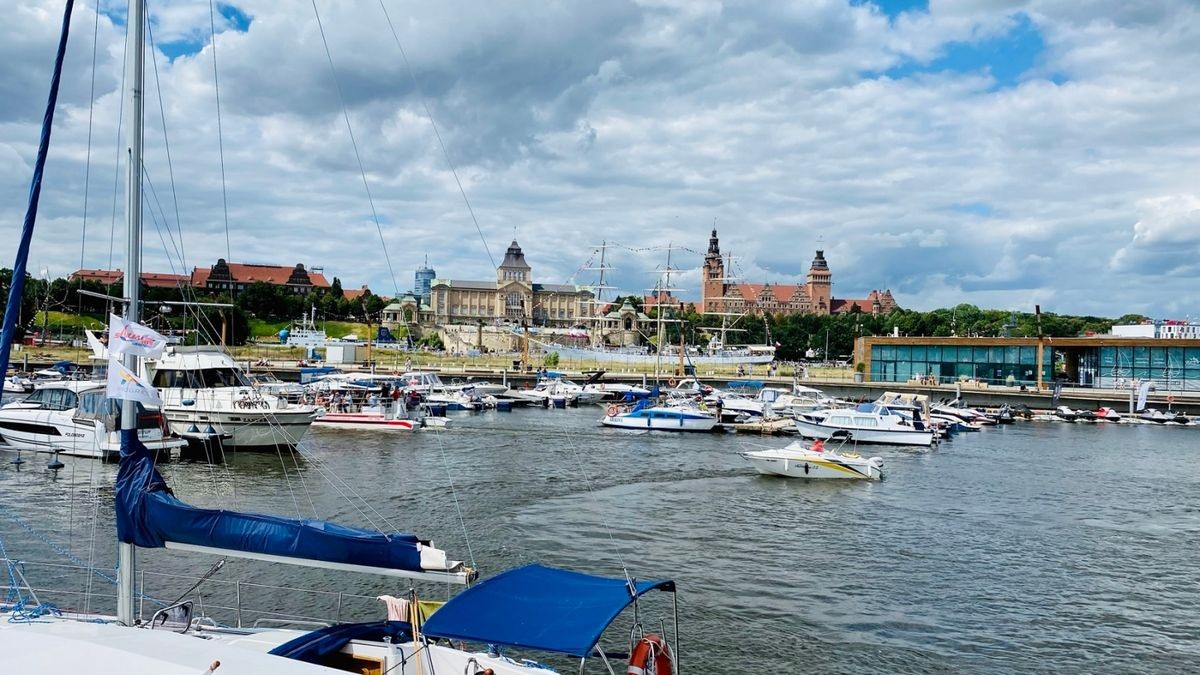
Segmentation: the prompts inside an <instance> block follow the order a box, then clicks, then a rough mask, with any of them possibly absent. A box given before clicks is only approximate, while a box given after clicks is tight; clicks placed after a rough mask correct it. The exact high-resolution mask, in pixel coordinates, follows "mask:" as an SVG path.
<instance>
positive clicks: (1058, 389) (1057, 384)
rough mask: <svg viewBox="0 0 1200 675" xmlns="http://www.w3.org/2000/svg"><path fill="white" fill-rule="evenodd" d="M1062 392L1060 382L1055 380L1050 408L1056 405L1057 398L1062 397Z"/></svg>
mask: <svg viewBox="0 0 1200 675" xmlns="http://www.w3.org/2000/svg"><path fill="white" fill-rule="evenodd" d="M1062 390H1063V383H1062V380H1056V381H1055V382H1054V397H1053V398H1051V399H1050V405H1051V407H1055V406H1057V405H1058V397H1059V396H1060V395H1062Z"/></svg>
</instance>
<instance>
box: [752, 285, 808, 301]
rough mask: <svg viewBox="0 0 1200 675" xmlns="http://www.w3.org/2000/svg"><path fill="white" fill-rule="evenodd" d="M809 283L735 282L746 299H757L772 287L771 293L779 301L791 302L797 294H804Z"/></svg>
mask: <svg viewBox="0 0 1200 675" xmlns="http://www.w3.org/2000/svg"><path fill="white" fill-rule="evenodd" d="M807 285H808V284H734V287H735V288H737V290H738V293H740V294H741V296H742V298H743V299H745V300H757V299H758V296H759V295H761V294H762V292H763V289H764V288H766V287H767V286H770V287H771V295H773V296H774V297H775V299H776V300H777V301H779V302H791V301H792V299H793V298H795V297H796V294H797V293H799V294H801V295H804V293H805V291H804V290H803V289H804V288H805V287H806V286H807ZM797 299H799V298H797Z"/></svg>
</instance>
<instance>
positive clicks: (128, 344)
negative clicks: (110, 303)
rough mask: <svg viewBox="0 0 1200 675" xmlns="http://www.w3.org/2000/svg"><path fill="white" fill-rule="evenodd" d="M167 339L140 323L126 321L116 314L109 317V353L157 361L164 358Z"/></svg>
mask: <svg viewBox="0 0 1200 675" xmlns="http://www.w3.org/2000/svg"><path fill="white" fill-rule="evenodd" d="M166 346H167V338H165V337H163V336H161V335H159V334H158V333H156V332H154V331H153V330H151V329H149V328H147V327H145V326H143V325H142V324H140V323H134V322H132V321H126V320H125V319H122V318H121V317H119V316H117V315H116V314H109V315H108V353H109V354H110V355H113V356H116V355H119V354H133V355H134V356H146V357H149V358H152V359H156V358H158V357H160V356H162V353H163V348H164V347H166Z"/></svg>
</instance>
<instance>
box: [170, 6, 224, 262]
mask: <svg viewBox="0 0 1200 675" xmlns="http://www.w3.org/2000/svg"><path fill="white" fill-rule="evenodd" d="M208 27H209V31H210V32H209V35H210V36H211V37H212V56H213V59H212V61H213V91H214V92H215V93H216V97H217V154H218V156H219V157H220V158H221V212H222V214H223V215H224V217H225V259H226V260H231V259H232V258H233V256H232V255H231V254H230V250H231V248H230V246H229V198H228V196H227V195H226V192H225V141H224V140H223V138H222V136H223V131H222V129H221V82H220V80H219V79H218V78H217V20H216V18H215V17H214V16H213V2H212V0H208ZM163 128H164V129H165V128H166V127H165V126H164V127H163Z"/></svg>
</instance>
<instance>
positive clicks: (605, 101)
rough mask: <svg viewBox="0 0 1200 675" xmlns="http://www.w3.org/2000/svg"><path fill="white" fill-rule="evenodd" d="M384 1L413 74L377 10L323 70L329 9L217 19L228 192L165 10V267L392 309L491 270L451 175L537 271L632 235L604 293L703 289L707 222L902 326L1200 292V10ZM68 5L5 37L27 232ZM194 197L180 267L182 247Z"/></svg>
mask: <svg viewBox="0 0 1200 675" xmlns="http://www.w3.org/2000/svg"><path fill="white" fill-rule="evenodd" d="M384 6H385V7H386V8H387V10H388V13H389V15H390V18H391V20H392V22H393V25H394V27H395V29H396V33H397V35H398V36H399V38H400V40H401V42H402V44H403V45H404V49H405V52H406V54H407V56H408V64H409V65H410V66H411V71H410V70H409V68H408V67H406V65H405V61H404V60H403V58H402V57H401V54H400V50H399V49H398V48H397V46H396V44H395V41H394V39H393V36H392V34H391V31H390V30H389V29H388V25H387V21H386V19H387V17H385V15H384V14H383V11H382V10H381V8H380V4H379V2H377V1H375V2H369V1H367V0H353V1H347V2H339V3H329V2H319V3H318V7H319V8H320V10H321V19H322V26H323V28H324V33H325V38H326V39H327V40H328V44H329V49H330V55H331V57H332V60H333V63H334V70H333V71H331V69H330V65H329V61H328V59H327V57H326V53H325V48H324V46H323V43H322V40H321V32H320V31H319V30H318V26H317V22H316V19H315V17H314V16H313V15H312V12H311V11H305V10H310V8H308V7H307V6H301V7H299V8H297V7H295V6H290V5H289V6H279V5H278V3H273V2H266V1H265V0H245V1H244V2H235V3H232V4H229V5H227V6H225V9H223V10H222V12H221V14H220V15H219V16H217V17H216V24H217V25H216V29H217V32H218V34H217V37H216V44H215V48H216V51H217V57H218V59H217V60H218V65H219V76H220V97H221V112H222V119H221V130H222V136H221V140H222V141H223V145H224V164H225V173H226V181H225V185H224V193H225V196H224V197H223V194H222V192H223V191H222V182H221V159H220V155H219V152H218V143H217V139H218V136H217V119H216V109H217V102H216V92H215V89H214V86H213V61H212V57H213V48H214V45H213V44H212V38H211V36H210V27H209V15H208V6H207V4H206V3H197V2H194V1H193V0H171V1H170V2H155V3H152V4H151V14H152V19H153V26H154V30H155V38H156V44H157V47H158V51H157V53H156V54H155V56H156V65H157V75H158V80H159V81H161V84H160V83H159V82H157V81H155V80H154V74H153V71H151V79H152V81H151V82H150V83H149V84H148V86H147V131H146V138H147V153H148V154H147V162H146V164H147V172H148V174H149V175H150V178H151V180H152V181H153V184H154V188H155V195H154V196H155V197H156V199H154V198H152V204H151V207H150V211H151V212H152V213H153V214H154V220H155V221H157V224H155V222H151V224H150V227H151V228H153V229H152V230H151V231H150V232H148V234H147V237H146V240H147V243H148V246H150V248H149V250H148V251H147V261H146V266H147V268H152V269H158V270H167V269H170V268H171V267H174V268H177V269H182V268H185V267H186V268H190V267H191V266H194V265H211V264H212V262H213V261H214V260H215V259H216V258H217V257H225V256H227V255H228V256H231V257H232V258H234V259H235V260H245V261H254V262H275V263H280V264H294V263H296V262H304V263H306V264H310V265H321V266H323V267H324V268H325V270H326V273H327V274H330V275H336V276H339V277H341V278H342V280H343V282H344V283H345V285H347V286H353V287H356V286H359V285H361V284H363V283H368V284H370V285H371V287H372V288H374V289H375V290H377V291H378V292H383V293H391V292H393V291H394V290H396V289H399V290H406V289H408V288H409V287H410V285H411V283H412V282H411V279H412V271H413V269H414V268H416V267H417V266H418V265H419V264H420V263H421V261H422V259H423V256H424V255H425V254H426V253H428V254H429V256H430V262H431V263H432V265H433V266H434V267H435V268H437V269H438V272H439V275H441V276H446V277H457V278H468V279H478V278H488V277H490V276H491V275H492V273H493V272H492V271H491V269H490V265H491V264H492V262H491V261H490V260H489V255H488V252H489V251H488V250H485V246H484V244H483V243H482V242H481V241H480V238H479V235H478V234H477V233H476V224H475V222H474V221H473V219H472V216H471V213H470V212H469V211H468V210H467V209H466V207H465V205H464V204H463V200H462V197H461V195H460V192H459V187H458V183H457V181H456V180H455V177H454V175H453V174H452V173H451V171H450V168H449V164H448V163H447V156H448V157H449V160H450V162H451V163H453V165H454V166H455V168H456V169H457V173H458V178H459V179H460V180H461V182H462V186H463V189H464V190H465V191H466V193H467V195H468V196H469V198H470V200H471V204H472V206H473V207H474V212H475V216H476V217H477V218H478V225H479V228H480V229H481V230H482V232H483V234H484V237H485V238H486V241H487V249H490V254H491V257H492V258H491V259H492V260H496V259H497V258H498V256H499V255H500V254H501V253H502V251H503V248H504V247H505V246H506V245H507V243H508V241H509V240H510V239H511V238H512V236H513V233H514V230H515V232H516V235H517V237H518V239H519V240H520V241H521V243H522V245H523V247H524V248H525V251H526V255H527V257H528V259H529V261H530V263H531V264H532V265H533V267H534V271H535V275H536V276H537V279H538V280H539V281H544V282H551V283H553V282H563V281H566V280H568V279H572V278H574V279H575V280H576V281H580V282H587V281H594V279H589V278H588V275H589V274H592V275H594V273H591V272H581V271H579V268H580V267H582V266H585V263H586V262H587V260H588V259H589V258H590V257H592V256H593V254H594V246H596V245H598V244H600V243H601V242H602V241H607V242H609V243H614V242H615V243H619V244H621V245H623V246H624V247H625V248H616V249H613V250H611V251H609V256H610V257H609V258H608V262H609V263H610V264H614V265H616V266H617V267H618V268H619V272H617V274H616V277H615V283H616V284H617V285H618V286H620V288H621V290H622V291H623V292H642V291H643V290H644V289H646V288H649V287H651V286H653V284H654V281H655V278H656V272H655V270H656V268H660V267H661V266H662V265H663V264H665V255H666V253H665V250H664V249H665V247H666V246H667V245H671V246H673V247H675V251H674V253H673V254H672V255H673V258H672V266H673V267H676V268H680V269H681V270H683V271H682V272H680V273H679V274H678V275H677V276H676V278H675V279H673V285H683V286H684V287H685V288H689V289H690V291H685V292H684V293H683V295H684V296H685V297H698V296H699V289H698V281H699V275H698V273H697V271H696V270H697V269H698V268H699V265H700V259H701V256H702V254H703V251H704V249H705V247H706V245H707V237H708V230H709V228H710V227H711V225H712V223H713V221H714V219H715V220H716V222H717V227H718V229H719V231H720V235H721V242H722V248H723V249H727V250H732V251H733V252H734V253H735V255H736V256H737V258H738V260H737V265H738V266H739V270H740V275H741V276H742V278H743V279H744V280H745V281H748V282H755V283H761V282H763V281H774V282H779V283H795V282H802V281H803V278H804V274H805V272H806V271H807V268H808V264H809V262H810V261H811V259H812V255H813V250H814V249H816V248H823V249H825V251H826V257H827V258H828V259H829V262H830V265H831V266H832V268H833V271H834V279H835V287H834V288H835V295H838V294H840V295H842V296H847V297H856V296H860V295H862V294H863V293H865V292H866V291H868V290H870V289H872V288H890V289H891V290H892V291H893V293H894V294H895V295H896V297H897V299H898V300H899V302H900V303H901V305H903V306H908V307H917V308H932V307H935V306H940V305H947V304H957V303H958V302H976V303H978V304H983V305H988V306H997V307H1011V308H1015V309H1016V308H1028V307H1029V306H1031V304H1032V303H1033V302H1040V303H1041V304H1042V305H1043V308H1047V309H1052V310H1054V311H1059V312H1080V313H1097V314H1122V313H1125V312H1127V311H1137V312H1146V313H1150V314H1163V313H1168V312H1178V311H1184V312H1187V311H1189V310H1188V307H1194V306H1195V305H1196V301H1197V299H1200V297H1198V295H1197V291H1196V290H1195V289H1194V284H1192V283H1190V277H1191V276H1192V275H1194V273H1195V272H1196V268H1195V263H1193V262H1191V261H1192V260H1195V259H1197V256H1196V255H1195V254H1196V253H1197V249H1198V244H1200V241H1197V239H1196V237H1195V235H1191V234H1190V233H1191V232H1197V231H1200V228H1196V225H1197V224H1200V223H1198V222H1197V217H1196V202H1197V199H1200V196H1198V194H1197V192H1196V187H1195V181H1194V175H1195V161H1196V160H1195V158H1196V156H1197V154H1198V150H1200V148H1198V143H1197V140H1196V139H1197V138H1200V117H1197V116H1196V115H1193V114H1190V113H1189V111H1191V110H1195V109H1197V107H1198V106H1200V85H1196V84H1194V83H1193V82H1192V81H1191V80H1190V79H1189V78H1187V77H1184V76H1183V75H1182V74H1186V73H1189V72H1195V71H1196V70H1197V69H1198V68H1200V52H1197V51H1196V50H1195V49H1194V42H1195V40H1194V36H1195V34H1196V33H1197V31H1200V12H1198V10H1197V9H1196V7H1195V5H1194V3H1191V2H1188V1H1187V0H1163V1H1162V2H1158V3H1153V4H1152V5H1151V4H1146V3H1141V4H1138V3H1124V2H1118V1H1117V0H1111V1H1110V0H1097V1H1096V2H1090V3H1078V2H1072V1H1069V0H1011V1H1010V0H976V1H973V2H962V1H956V2H949V1H945V2H943V1H940V0H932V1H931V2H930V3H929V5H928V8H927V9H914V10H909V11H905V12H902V13H899V14H895V15H888V14H887V13H885V12H884V11H883V10H882V9H880V8H879V7H877V6H875V5H874V4H872V3H870V2H857V1H856V2H849V1H848V0H820V1H819V2H791V3H753V2H744V1H742V0H725V1H719V0H706V1H704V2H676V1H674V0H620V1H616V2H604V3H595V2H583V1H582V0H580V1H573V2H560V3H554V4H553V5H539V4H530V3H526V2H520V1H518V0H511V1H506V2H478V1H474V0H454V1H451V2H443V3H435V4H430V3H418V2H407V1H400V0H385V3H384ZM123 11H124V9H123V3H122V4H120V5H118V4H115V3H113V4H109V3H104V4H102V6H101V15H100V17H99V24H98V31H97V34H98V46H99V49H98V50H97V66H96V71H95V72H96V80H95V93H94V96H91V97H89V93H90V92H91V91H92V78H91V76H92V69H91V64H92V58H91V55H92V48H91V46H92V32H93V31H92V28H93V25H94V24H93V20H94V19H95V18H96V17H95V14H92V13H91V12H92V10H91V9H90V8H88V7H82V6H81V7H80V8H79V9H77V10H76V17H75V25H74V27H73V30H72V39H71V44H70V47H69V52H68V63H67V69H68V75H67V76H66V79H65V80H64V89H63V94H62V98H61V100H60V106H59V111H58V120H57V122H58V123H57V125H56V129H55V136H54V142H53V146H52V152H51V159H50V164H49V169H48V172H47V177H46V183H45V187H44V193H43V219H42V222H41V227H40V230H39V235H38V238H37V241H36V242H35V246H34V256H35V259H37V260H39V261H41V264H44V265H45V266H47V267H49V268H50V270H51V272H52V273H53V274H66V273H69V272H70V271H72V270H73V269H75V268H76V267H78V266H79V264H80V262H81V258H80V250H81V246H80V239H81V236H82V235H83V233H84V230H85V226H86V239H85V240H84V246H83V247H82V252H83V255H82V262H83V264H84V265H86V266H89V267H104V266H108V265H109V264H110V246H109V242H110V240H113V239H115V240H117V241H119V240H120V237H121V233H120V231H119V230H120V227H119V223H120V211H119V208H118V209H117V211H116V214H115V215H116V218H115V222H116V224H117V227H116V228H115V230H114V228H113V227H112V225H113V223H114V218H113V216H114V197H116V195H114V190H113V187H114V183H113V178H114V175H117V174H115V173H114V172H115V170H116V168H117V167H116V152H115V150H116V139H117V124H118V112H119V109H120V105H121V101H120V96H119V93H118V92H117V89H118V87H119V83H120V79H121V69H122V61H123V39H124V27H123ZM227 15H228V16H227ZM229 16H234V17H238V16H241V17H246V19H247V20H246V21H245V22H238V21H234V20H231V19H230V18H229ZM60 18H61V6H60V4H59V3H57V2H50V1H49V0H20V2H19V3H18V6H17V7H16V8H14V9H13V11H11V12H10V13H9V20H8V21H6V22H5V23H4V24H3V25H0V100H3V101H4V102H5V103H4V105H3V106H0V236H2V237H3V238H4V239H3V240H5V241H15V233H16V231H17V228H18V227H19V223H20V219H21V215H22V214H23V211H24V198H25V195H26V194H27V191H28V181H29V171H30V167H31V165H32V162H33V155H34V152H35V150H36V143H37V134H38V129H37V127H38V123H39V121H40V117H41V112H42V110H41V107H42V106H43V105H44V100H45V93H46V86H47V83H48V81H49V72H50V66H51V62H52V58H53V53H54V47H55V40H56V39H57V32H58V20H59V19H60ZM1017 27H1021V30H1022V31H1023V32H1024V34H1026V36H1028V35H1029V34H1033V35H1036V37H1037V40H1034V41H1033V42H1032V43H1030V44H1032V47H1031V46H1030V44H1023V45H1021V48H1023V49H1027V50H1028V49H1031V48H1033V49H1036V50H1037V53H1036V54H1032V55H1030V54H1024V56H1023V57H1022V58H1026V59H1027V60H1029V62H1030V63H1032V64H1033V65H1031V66H1030V68H1029V69H1028V71H1026V72H1024V73H1022V74H1021V76H1020V77H1019V78H1015V80H1014V81H1012V82H1009V81H999V80H997V78H996V76H995V75H994V74H993V72H994V71H993V69H992V68H990V67H989V65H988V64H995V63H1000V61H999V60H1003V59H1005V58H1009V56H1011V55H1010V54H1008V53H1007V52H1005V49H1006V46H1005V45H1006V44H1007V43H1006V40H1008V39H1009V38H1010V37H1011V36H1012V35H1013V34H1014V31H1016V29H1017ZM972 49H975V50H977V51H975V52H971V50H972ZM1013 49H1016V47H1013ZM964 52H967V53H970V55H971V57H972V58H971V59H965V60H962V61H961V62H959V61H955V57H956V55H957V56H961V54H963V53H964ZM933 64H937V67H936V68H935V67H933ZM335 78H336V79H335ZM160 86H161V100H162V111H161V113H160V110H159V89H160ZM93 99H94V107H90V106H89V102H90V101H91V100H93ZM343 100H344V101H345V102H346V105H347V113H348V117H349V119H350V123H351V126H352V128H353V132H354V138H355V141H356V142H357V146H358V157H356V155H355V151H354V148H353V146H352V145H351V142H350V134H349V131H348V129H347V126H346V121H345V119H344V118H343V112H342V103H341V102H342V101H343ZM426 106H428V110H429V111H430V112H432V114H433V117H434V119H435V120H436V121H437V123H438V129H439V130H440V132H441V142H439V139H438V137H437V136H436V135H435V134H434V131H433V127H432V126H431V124H430V121H429V119H428V116H427V108H426ZM89 117H90V118H91V120H92V123H91V126H92V129H91V136H92V140H91V146H90V150H89V145H88V124H89ZM164 121H165V125H164ZM164 126H165V132H166V133H165V134H164ZM164 140H169V141H170V162H169V163H168V157H167V152H166V147H165V144H164ZM443 143H444V146H445V151H444V152H443ZM89 157H90V160H89ZM359 158H361V161H362V164H363V167H364V171H365V173H366V177H367V183H368V185H369V187H370V191H371V195H372V197H373V200H374V206H375V209H376V212H377V213H378V214H379V217H380V221H381V224H382V236H383V242H385V243H386V245H387V247H388V251H389V253H390V257H391V261H392V270H390V271H389V269H388V266H387V263H386V262H385V260H384V258H383V256H382V255H381V251H380V249H381V241H380V234H379V232H378V231H377V229H376V224H375V221H374V218H373V217H372V215H371V203H369V202H368V200H367V196H366V190H365V189H364V186H363V179H362V177H361V176H360V173H359V163H358V161H359ZM89 161H90V171H89V170H88V165H89ZM85 174H86V176H87V179H86V182H87V191H86V196H87V211H86V223H85V211H84V196H85V190H84V187H85ZM172 175H173V176H174V189H172V182H171V180H170V178H171V176H172ZM1164 195H1168V196H1166V197H1164ZM176 201H177V202H178V213H179V217H178V220H179V224H180V225H182V230H183V243H184V246H183V249H182V251H183V254H184V255H185V256H186V262H185V261H184V260H182V259H181V256H180V255H179V253H178V252H177V251H176V249H177V248H178V246H177V245H175V246H173V245H171V244H170V239H169V237H168V235H167V231H166V229H165V228H166V227H167V224H168V223H169V224H170V227H172V228H174V227H175V225H176V223H175V218H176V216H175V213H176V207H175V204H176ZM226 202H227V203H228V221H229V247H228V252H227V249H226V244H225V225H224V223H225V220H226V209H225V206H224V204H225V203H226ZM117 203H118V204H119V202H117ZM160 233H161V235H160ZM160 236H161V238H162V241H166V242H168V243H167V245H166V246H163V245H162V244H161V243H158V242H159V241H160ZM678 247H684V249H680V248H678ZM631 249H636V250H631ZM685 249H687V250H685ZM0 252H2V251H0ZM10 253H11V251H10ZM1097 261H1108V264H1107V265H1105V264H1097ZM0 264H4V265H7V264H8V263H5V262H3V261H2V260H0ZM111 264H113V265H114V266H115V265H118V264H120V246H119V245H118V246H116V251H115V254H114V256H113V259H112V263H111ZM393 277H394V278H395V281H393ZM1131 279H1132V281H1131ZM1097 288H1104V289H1106V291H1105V293H1103V294H1097V293H1096V289H1097Z"/></svg>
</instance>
